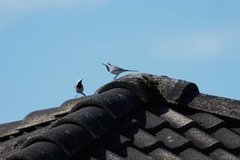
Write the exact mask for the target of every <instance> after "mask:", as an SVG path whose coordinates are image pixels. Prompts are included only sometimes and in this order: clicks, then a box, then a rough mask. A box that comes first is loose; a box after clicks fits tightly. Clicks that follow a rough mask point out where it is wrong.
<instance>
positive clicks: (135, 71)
mask: <svg viewBox="0 0 240 160" xmlns="http://www.w3.org/2000/svg"><path fill="white" fill-rule="evenodd" d="M125 71H127V72H139V71H138V70H129V69H126V70H125Z"/></svg>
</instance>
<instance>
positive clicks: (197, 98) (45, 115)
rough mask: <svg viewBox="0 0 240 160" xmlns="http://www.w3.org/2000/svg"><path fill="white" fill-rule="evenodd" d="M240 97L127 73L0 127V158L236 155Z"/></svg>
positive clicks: (239, 152)
mask: <svg viewBox="0 0 240 160" xmlns="http://www.w3.org/2000/svg"><path fill="white" fill-rule="evenodd" d="M239 122H240V101H238V100H232V99H228V98H223V97H217V96H212V95H207V94H203V93H201V92H199V89H198V87H197V85H196V84H194V83H191V82H187V81H183V80H176V79H172V78H169V77H166V76H156V75H150V74H130V75H127V76H124V77H122V78H120V79H117V80H115V81H112V82H110V83H108V84H106V85H104V86H102V87H101V88H100V89H98V90H97V91H96V92H95V93H94V94H93V95H91V96H86V97H81V98H76V99H71V100H68V101H66V102H64V103H63V104H62V105H61V106H59V107H56V108H50V109H45V110H39V111H34V112H32V113H30V114H29V115H27V116H26V117H25V118H24V119H23V120H20V121H15V122H11V123H6V124H1V125H0V159H1V160H5V159H7V160H42V159H47V160H78V159H91V160H92V159H93V160H96V159H108V160H110V159H114V160H121V159H138V160H153V159H166V160H171V159H172V160H180V159H186V160H190V159H191V160H192V159H193V158H194V159H199V160H200V159H201V160H205V159H206V160H209V159H219V160H225V159H226V160H235V159H240V123H239Z"/></svg>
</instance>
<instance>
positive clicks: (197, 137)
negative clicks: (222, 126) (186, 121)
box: [184, 128, 221, 151]
mask: <svg viewBox="0 0 240 160" xmlns="http://www.w3.org/2000/svg"><path fill="white" fill-rule="evenodd" d="M184 135H185V136H186V137H187V138H188V139H190V140H191V141H192V142H193V143H194V145H195V146H197V147H198V148H200V149H201V150H207V151H210V150H212V149H216V148H217V147H220V146H221V144H220V142H219V141H217V140H216V139H214V138H213V137H211V136H210V135H208V134H207V133H205V132H203V131H201V130H200V129H198V128H191V129H189V130H188V131H186V132H185V133H184Z"/></svg>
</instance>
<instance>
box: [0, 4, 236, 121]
mask: <svg viewBox="0 0 240 160" xmlns="http://www.w3.org/2000/svg"><path fill="white" fill-rule="evenodd" d="M239 6H240V1H239V0H229V1H227V0H201V1H200V0H199V1H192V0H168V1H166V0H151V1H147V0H132V1H127V0H121V1H117V0H41V1H40V0H39V1H37V0H36V1H32V0H0V123H4V122H9V121H15V120H19V119H22V118H24V116H26V115H27V114H28V113H30V112H32V111H35V110H39V109H46V108H50V107H57V106H59V105H61V104H62V103H63V102H64V101H66V100H69V99H72V98H74V96H75V90H74V87H73V86H74V84H75V83H76V81H77V80H78V79H81V78H83V79H84V80H83V84H84V86H85V93H86V94H87V95H91V94H93V93H94V91H95V90H96V89H98V88H99V87H100V86H102V85H104V84H106V83H108V82H110V81H112V79H113V75H111V74H109V73H108V72H107V71H106V69H105V67H104V66H103V65H102V63H103V62H110V63H112V64H115V65H118V66H121V67H123V68H127V69H137V70H140V71H141V72H145V73H151V74H156V75H166V76H169V77H172V78H176V79H183V80H187V81H192V82H195V83H196V84H197V85H198V86H199V89H200V91H201V92H202V93H207V94H212V95H217V96H222V97H228V98H233V99H240V92H239V90H240V85H239V81H240V74H239V69H240V63H239V60H240V53H239V52H240V45H239V42H240V10H239ZM123 75H124V74H123Z"/></svg>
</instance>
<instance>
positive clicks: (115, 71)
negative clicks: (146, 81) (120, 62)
mask: <svg viewBox="0 0 240 160" xmlns="http://www.w3.org/2000/svg"><path fill="white" fill-rule="evenodd" d="M103 65H104V66H106V68H107V70H108V72H110V73H112V74H114V75H115V77H114V79H116V78H117V76H118V75H119V74H120V73H122V72H138V71H137V70H128V69H123V68H120V67H117V66H114V65H112V64H110V63H107V64H105V63H103Z"/></svg>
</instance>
